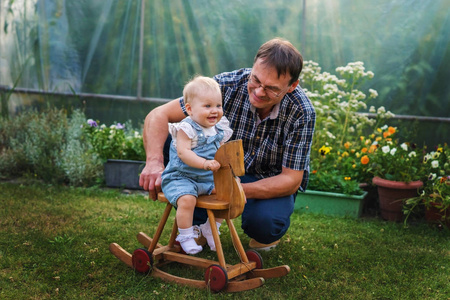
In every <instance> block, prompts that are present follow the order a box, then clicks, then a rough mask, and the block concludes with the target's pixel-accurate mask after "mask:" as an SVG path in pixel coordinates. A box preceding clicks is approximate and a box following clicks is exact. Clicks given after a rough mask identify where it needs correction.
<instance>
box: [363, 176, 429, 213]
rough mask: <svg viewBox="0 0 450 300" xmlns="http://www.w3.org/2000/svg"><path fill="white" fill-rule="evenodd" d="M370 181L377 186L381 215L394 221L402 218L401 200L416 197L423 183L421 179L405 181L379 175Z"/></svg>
mask: <svg viewBox="0 0 450 300" xmlns="http://www.w3.org/2000/svg"><path fill="white" fill-rule="evenodd" d="M372 182H373V184H375V185H376V186H377V188H378V199H379V203H380V210H381V217H382V218H383V219H385V220H388V221H395V222H400V221H402V220H403V201H404V200H406V199H409V198H413V197H416V196H417V195H418V193H417V192H418V189H419V188H420V187H421V186H422V185H423V182H422V181H411V182H409V183H405V182H401V181H392V180H386V179H383V178H380V177H374V178H373V179H372Z"/></svg>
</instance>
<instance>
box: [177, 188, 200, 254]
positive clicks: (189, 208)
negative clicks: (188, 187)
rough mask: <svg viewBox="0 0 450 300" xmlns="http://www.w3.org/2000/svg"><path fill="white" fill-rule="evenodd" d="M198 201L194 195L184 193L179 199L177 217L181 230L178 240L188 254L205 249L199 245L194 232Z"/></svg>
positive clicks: (179, 229)
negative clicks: (195, 211) (194, 216)
mask: <svg viewBox="0 0 450 300" xmlns="http://www.w3.org/2000/svg"><path fill="white" fill-rule="evenodd" d="M196 203H197V198H196V197H195V196H193V195H184V196H181V197H180V198H178V200H177V215H176V219H177V225H178V231H179V232H180V234H179V235H178V237H177V241H179V242H180V244H181V248H183V250H184V252H186V253H187V254H196V253H198V252H200V251H202V250H203V248H202V246H199V245H197V243H196V242H195V240H194V238H196V237H197V235H196V234H194V227H193V226H192V220H193V215H194V209H195V204H196Z"/></svg>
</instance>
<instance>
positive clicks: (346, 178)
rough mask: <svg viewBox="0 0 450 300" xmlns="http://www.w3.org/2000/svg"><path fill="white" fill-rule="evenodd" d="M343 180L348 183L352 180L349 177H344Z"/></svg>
mask: <svg viewBox="0 0 450 300" xmlns="http://www.w3.org/2000/svg"><path fill="white" fill-rule="evenodd" d="M344 180H345V181H350V180H352V178H351V177H350V176H345V177H344Z"/></svg>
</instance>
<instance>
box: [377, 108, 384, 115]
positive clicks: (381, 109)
mask: <svg viewBox="0 0 450 300" xmlns="http://www.w3.org/2000/svg"><path fill="white" fill-rule="evenodd" d="M385 112H386V108H384V106H380V107H378V110H377V113H379V114H383V113H385Z"/></svg>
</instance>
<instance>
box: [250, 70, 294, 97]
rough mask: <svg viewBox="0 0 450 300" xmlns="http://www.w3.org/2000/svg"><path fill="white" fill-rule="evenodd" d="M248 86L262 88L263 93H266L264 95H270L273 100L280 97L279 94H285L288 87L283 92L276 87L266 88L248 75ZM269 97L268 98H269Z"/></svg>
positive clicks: (252, 76)
mask: <svg viewBox="0 0 450 300" xmlns="http://www.w3.org/2000/svg"><path fill="white" fill-rule="evenodd" d="M248 84H249V85H250V86H251V87H252V88H255V89H257V88H262V89H263V90H264V92H265V93H266V95H268V96H269V95H272V97H273V98H278V97H280V95H281V94H283V93H284V92H286V91H287V90H288V89H289V88H290V86H288V87H287V88H286V89H285V90H280V89H279V88H276V87H267V86H264V85H262V84H261V82H259V80H258V79H257V78H256V77H255V76H254V75H253V74H250V75H249V76H248ZM269 97H270V96H269Z"/></svg>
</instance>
